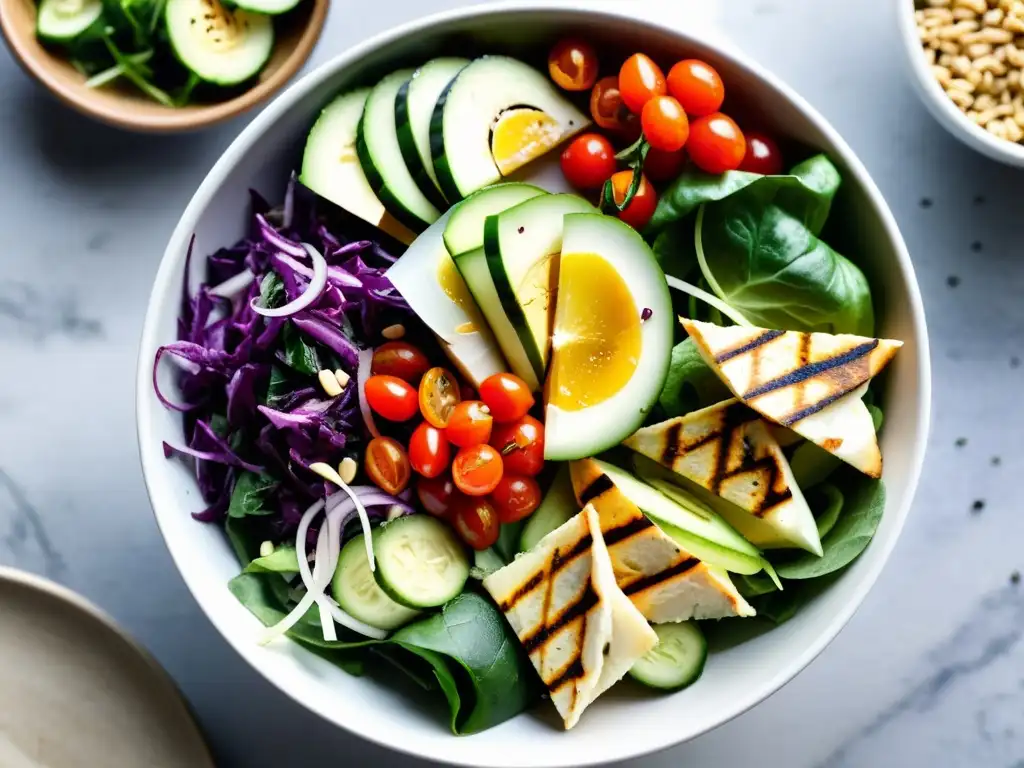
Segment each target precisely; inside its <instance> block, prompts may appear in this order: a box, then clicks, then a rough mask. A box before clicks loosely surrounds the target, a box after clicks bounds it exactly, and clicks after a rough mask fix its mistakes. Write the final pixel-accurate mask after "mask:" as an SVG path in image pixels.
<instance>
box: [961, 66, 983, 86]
mask: <svg viewBox="0 0 1024 768" xmlns="http://www.w3.org/2000/svg"><path fill="white" fill-rule="evenodd" d="M964 78H965V79H966V80H968V81H969V82H970V83H972V84H973V85H975V86H978V85H981V72H979V71H978V70H976V69H972V70H971V71H970V72H968V73H967V74H966V75H965V76H964Z"/></svg>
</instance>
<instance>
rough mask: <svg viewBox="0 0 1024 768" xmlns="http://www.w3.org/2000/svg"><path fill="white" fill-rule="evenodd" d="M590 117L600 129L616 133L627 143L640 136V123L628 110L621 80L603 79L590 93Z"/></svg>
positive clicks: (612, 76) (615, 78)
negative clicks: (620, 85)
mask: <svg viewBox="0 0 1024 768" xmlns="http://www.w3.org/2000/svg"><path fill="white" fill-rule="evenodd" d="M590 116H591V117H593V118H594V122H595V123H597V125H598V127H599V128H604V129H605V130H606V131H614V132H615V133H617V134H619V135H620V136H621V137H622V138H624V139H626V140H627V141H635V140H636V138H637V137H638V136H639V135H640V121H639V120H638V119H637V117H636V115H634V114H633V113H632V112H630V111H629V110H628V109H626V105H625V104H623V103H622V94H621V93H619V78H617V77H615V76H614V75H611V76H609V77H602V78H601V79H600V80H598V81H597V84H596V85H594V90H592V91H591V92H590Z"/></svg>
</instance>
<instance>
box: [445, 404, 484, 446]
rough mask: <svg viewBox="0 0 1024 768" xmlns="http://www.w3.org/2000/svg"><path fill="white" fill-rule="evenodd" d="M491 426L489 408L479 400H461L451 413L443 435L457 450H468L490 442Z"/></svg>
mask: <svg viewBox="0 0 1024 768" xmlns="http://www.w3.org/2000/svg"><path fill="white" fill-rule="evenodd" d="M493 425H494V417H493V416H491V409H490V408H488V407H487V406H486V405H484V404H483V403H482V402H480V401H479V400H463V401H462V402H461V403H459V404H458V405H456V406H455V410H453V411H452V416H451V418H450V419H448V426H447V427H445V430H444V433H445V436H446V437H447V438H448V439H449V440H450V441H451V442H452V443H454V444H455V445H457V446H459V448H469V447H470V446H473V445H479V444H480V443H486V442H487V441H488V440H490V439H491V427H492V426H493Z"/></svg>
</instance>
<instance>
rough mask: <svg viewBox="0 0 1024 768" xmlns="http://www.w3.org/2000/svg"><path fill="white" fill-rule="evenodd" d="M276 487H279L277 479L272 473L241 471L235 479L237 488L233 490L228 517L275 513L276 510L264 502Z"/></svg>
mask: <svg viewBox="0 0 1024 768" xmlns="http://www.w3.org/2000/svg"><path fill="white" fill-rule="evenodd" d="M275 488H277V481H276V480H274V478H273V477H271V476H270V475H257V474H256V473H255V472H247V471H243V472H240V473H239V475H238V479H237V480H236V481H235V488H234V490H233V491H232V492H231V503H230V504H229V505H228V517H246V516H248V515H260V516H262V515H270V514H273V512H274V511H275V510H274V509H272V508H270V507H267V506H264V502H265V501H266V499H267V497H268V495H270V494H271V493H272V492H273V491H274V489H275Z"/></svg>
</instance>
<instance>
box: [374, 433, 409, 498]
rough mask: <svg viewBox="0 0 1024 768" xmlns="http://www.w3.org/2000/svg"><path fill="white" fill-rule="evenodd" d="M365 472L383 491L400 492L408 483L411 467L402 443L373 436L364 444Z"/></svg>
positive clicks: (392, 493) (393, 493)
mask: <svg viewBox="0 0 1024 768" xmlns="http://www.w3.org/2000/svg"><path fill="white" fill-rule="evenodd" d="M364 465H365V469H366V474H367V475H368V476H369V478H370V479H371V480H372V481H373V482H374V483H375V484H376V485H377V486H378V487H379V488H380V489H381V490H383V491H384V492H385V493H390V494H391V495H392V496H394V495H395V494H398V493H401V492H402V491H404V490H405V488H406V486H407V485H409V479H410V478H411V477H412V467H411V466H410V465H409V457H408V456H407V455H406V453H405V449H404V448H402V444H401V443H399V442H398V441H397V440H393V439H391V438H390V437H375V438H373V440H371V441H370V443H369V444H368V445H367V446H366V459H365V461H364Z"/></svg>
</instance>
